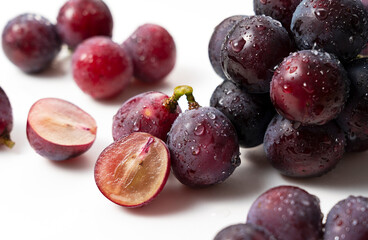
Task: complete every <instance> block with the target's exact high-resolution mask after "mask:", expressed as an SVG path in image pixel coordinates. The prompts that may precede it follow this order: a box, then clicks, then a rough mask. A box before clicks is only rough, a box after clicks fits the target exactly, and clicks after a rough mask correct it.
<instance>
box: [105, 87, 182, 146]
mask: <svg viewBox="0 0 368 240" xmlns="http://www.w3.org/2000/svg"><path fill="white" fill-rule="evenodd" d="M168 100H169V97H168V96H167V95H166V94H164V93H161V92H153V91H151V92H146V93H142V94H139V95H137V96H135V97H132V98H131V99H129V100H127V101H126V102H125V103H124V104H123V105H122V106H121V107H120V108H119V110H118V112H117V113H116V114H115V116H114V119H113V126H112V135H113V138H114V140H115V141H116V140H118V139H120V138H122V137H124V136H126V135H129V134H130V133H132V132H146V133H149V134H151V135H153V136H155V137H158V138H160V139H162V140H163V141H166V138H167V133H168V132H169V130H170V128H171V125H172V124H173V122H174V120H175V119H176V118H177V116H178V115H179V113H180V112H181V109H180V107H179V106H177V105H175V104H174V105H175V106H173V108H172V110H170V109H169V108H167V105H166V103H167V101H168Z"/></svg>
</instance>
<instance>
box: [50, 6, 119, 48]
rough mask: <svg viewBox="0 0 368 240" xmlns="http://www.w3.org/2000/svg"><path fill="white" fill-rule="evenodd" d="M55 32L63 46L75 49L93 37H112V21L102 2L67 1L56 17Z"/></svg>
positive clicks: (107, 9)
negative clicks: (56, 31)
mask: <svg viewBox="0 0 368 240" xmlns="http://www.w3.org/2000/svg"><path fill="white" fill-rule="evenodd" d="M56 27H57V30H58V32H59V34H60V36H61V38H62V40H63V42H64V43H65V44H67V45H68V46H69V48H71V49H75V48H76V47H77V46H78V44H80V43H81V42H83V41H84V40H86V39H88V38H91V37H94V36H106V37H110V38H111V36H112V28H113V19H112V15H111V12H110V9H109V8H108V6H107V5H106V4H105V3H104V2H103V1H102V0H69V1H67V2H66V3H65V4H64V5H63V6H62V7H61V8H60V11H59V14H58V16H57V24H56Z"/></svg>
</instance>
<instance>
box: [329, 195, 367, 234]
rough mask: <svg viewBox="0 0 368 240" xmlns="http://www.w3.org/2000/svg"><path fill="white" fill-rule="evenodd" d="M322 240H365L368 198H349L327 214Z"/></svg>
mask: <svg viewBox="0 0 368 240" xmlns="http://www.w3.org/2000/svg"><path fill="white" fill-rule="evenodd" d="M323 239H324V240H343V239H346V240H367V239H368V198H366V197H362V196H358V197H356V196H349V197H348V198H347V199H344V200H342V201H340V202H338V203H337V204H336V205H335V206H334V207H333V208H332V209H331V211H330V212H329V213H328V215H327V219H326V224H325V234H324V238H323Z"/></svg>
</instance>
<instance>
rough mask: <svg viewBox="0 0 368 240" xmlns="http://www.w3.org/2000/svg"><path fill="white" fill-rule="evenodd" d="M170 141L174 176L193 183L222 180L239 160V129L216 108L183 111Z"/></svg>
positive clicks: (187, 183)
mask: <svg viewBox="0 0 368 240" xmlns="http://www.w3.org/2000/svg"><path fill="white" fill-rule="evenodd" d="M167 144H168V146H169V149H170V153H171V159H172V170H173V172H174V174H175V176H176V177H177V179H178V180H179V181H180V182H181V183H183V184H185V185H188V186H191V187H205V186H209V185H212V184H215V183H220V182H222V181H224V180H225V179H226V178H228V177H229V176H230V175H231V174H232V173H233V171H234V170H235V168H236V167H237V166H239V164H240V158H239V144H238V139H237V136H236V131H235V129H234V127H233V125H232V124H231V122H230V120H229V119H228V118H227V117H226V116H225V115H224V114H223V113H221V112H220V111H219V110H217V109H216V108H212V107H200V108H198V109H193V110H189V111H186V112H184V113H182V114H180V115H179V117H178V118H177V119H176V120H175V122H174V123H173V125H172V128H171V130H170V132H169V134H168V139H167Z"/></svg>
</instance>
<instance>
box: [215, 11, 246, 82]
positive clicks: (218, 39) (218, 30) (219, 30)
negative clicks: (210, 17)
mask: <svg viewBox="0 0 368 240" xmlns="http://www.w3.org/2000/svg"><path fill="white" fill-rule="evenodd" d="M244 17H245V16H244V15H234V16H231V17H228V18H225V19H224V20H222V21H221V22H220V23H219V24H218V25H217V26H216V27H215V29H214V31H213V33H212V35H211V39H210V42H209V44H208V57H209V59H210V63H211V65H212V68H213V70H215V72H216V73H217V75H219V76H220V77H221V78H222V79H226V77H225V74H224V71H223V70H222V67H221V46H222V44H223V43H224V42H225V38H226V35H227V34H228V33H229V31H230V30H231V28H232V27H233V26H234V25H235V23H237V22H238V21H240V20H241V19H242V18H244Z"/></svg>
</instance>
